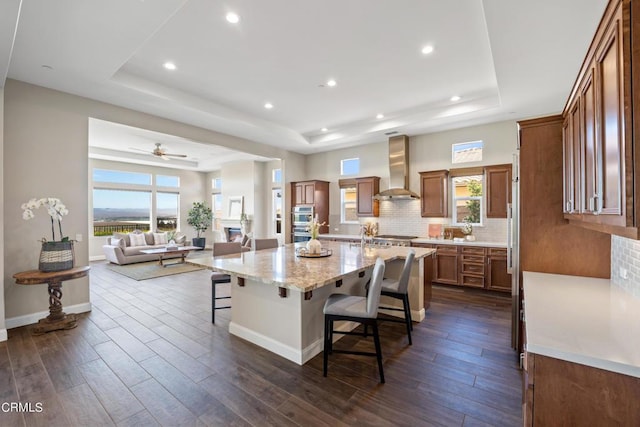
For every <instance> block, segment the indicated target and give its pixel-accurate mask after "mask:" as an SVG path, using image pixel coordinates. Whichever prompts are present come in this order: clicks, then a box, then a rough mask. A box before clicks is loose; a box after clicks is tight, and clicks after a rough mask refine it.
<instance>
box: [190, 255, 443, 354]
mask: <svg viewBox="0 0 640 427" xmlns="http://www.w3.org/2000/svg"><path fill="white" fill-rule="evenodd" d="M302 246H304V243H296V244H288V245H285V246H281V247H279V248H277V249H266V250H261V251H252V252H244V253H241V254H235V255H227V256H223V257H216V258H215V259H214V258H212V257H211V256H202V257H197V258H190V259H187V262H188V263H191V264H195V265H200V266H205V267H207V268H209V269H211V270H215V271H219V272H221V273H226V274H229V275H231V297H232V307H233V308H232V310H231V322H230V324H229V332H230V333H232V334H233V335H236V336H239V337H241V338H243V339H246V340H247V341H250V342H252V343H254V344H256V345H259V346H261V347H263V348H266V349H267V350H270V351H272V352H274V353H276V354H278V355H280V356H282V357H284V358H286V359H289V360H291V361H293V362H296V363H298V364H300V365H302V364H304V363H306V362H307V361H308V360H310V359H311V358H312V357H314V356H315V355H316V354H318V353H320V352H321V351H322V334H323V313H322V308H323V306H324V303H325V301H326V299H327V297H328V296H329V295H330V294H332V293H346V294H350V295H364V292H365V291H364V284H365V283H366V282H367V280H368V279H369V278H370V276H371V270H372V268H373V266H374V264H375V261H376V259H377V258H378V257H381V258H382V259H384V260H385V262H386V273H385V276H386V277H399V275H400V272H401V270H402V267H403V265H404V259H405V257H406V255H407V253H408V252H409V250H410V249H411V248H407V247H398V246H393V247H382V248H380V247H377V248H376V247H364V248H362V247H361V246H360V245H354V244H349V243H340V242H323V247H324V248H326V249H329V250H331V251H332V255H331V256H328V257H324V258H303V257H298V256H297V255H296V249H297V248H300V247H302ZM413 249H414V250H415V252H416V256H415V260H414V263H413V267H412V269H411V278H410V281H409V300H410V304H411V315H412V317H413V320H414V321H417V322H420V321H422V320H423V319H424V317H425V309H426V308H428V301H427V307H425V301H424V300H425V289H424V286H425V285H424V276H423V274H424V267H423V266H424V258H425V257H430V256H431V255H432V254H433V253H434V250H433V249H422V248H413ZM427 286H430V285H427ZM427 295H430V290H427ZM382 302H383V303H384V305H392V304H393V305H396V304H397V303H396V302H395V301H393V300H389V301H386V300H385V297H383V298H382ZM388 314H393V315H395V313H394V312H389V313H388ZM345 327H350V325H345Z"/></svg>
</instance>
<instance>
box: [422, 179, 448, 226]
mask: <svg viewBox="0 0 640 427" xmlns="http://www.w3.org/2000/svg"><path fill="white" fill-rule="evenodd" d="M448 177H449V171H446V170H440V171H433V172H420V204H421V210H420V213H421V215H422V216H423V217H429V218H431V217H437V218H446V217H447V216H448V215H449V209H448V206H449V199H448V191H447V189H448V188H449V180H448Z"/></svg>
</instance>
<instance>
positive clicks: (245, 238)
mask: <svg viewBox="0 0 640 427" xmlns="http://www.w3.org/2000/svg"><path fill="white" fill-rule="evenodd" d="M248 241H249V236H248V235H246V234H244V235H243V236H242V242H240V245H241V246H246V245H247V242H248Z"/></svg>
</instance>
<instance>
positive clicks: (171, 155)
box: [163, 153, 187, 157]
mask: <svg viewBox="0 0 640 427" xmlns="http://www.w3.org/2000/svg"><path fill="white" fill-rule="evenodd" d="M163 155H164V156H168V157H187V155H186V154H170V153H164V154H163Z"/></svg>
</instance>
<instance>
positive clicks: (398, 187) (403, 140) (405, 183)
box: [375, 135, 420, 200]
mask: <svg viewBox="0 0 640 427" xmlns="http://www.w3.org/2000/svg"><path fill="white" fill-rule="evenodd" d="M375 198H376V199H378V200H398V199H403V200H407V199H419V198H420V196H418V195H417V194H416V193H414V192H413V191H410V190H409V137H408V136H406V135H399V136H394V137H392V138H389V189H388V190H386V191H381V192H380V193H378V194H376V195H375Z"/></svg>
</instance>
